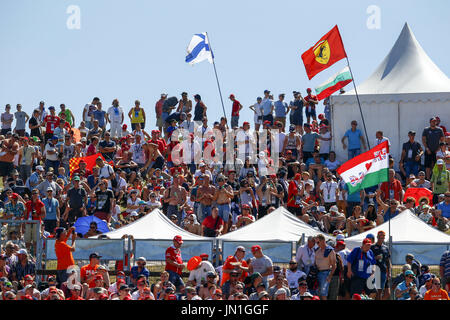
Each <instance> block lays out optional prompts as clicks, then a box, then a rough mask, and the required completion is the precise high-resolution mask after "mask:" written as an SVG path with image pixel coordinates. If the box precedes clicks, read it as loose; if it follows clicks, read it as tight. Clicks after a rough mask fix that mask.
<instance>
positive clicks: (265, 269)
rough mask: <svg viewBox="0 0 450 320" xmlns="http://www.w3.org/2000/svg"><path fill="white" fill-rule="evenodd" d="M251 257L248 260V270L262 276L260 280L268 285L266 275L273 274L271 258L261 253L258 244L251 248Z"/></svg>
mask: <svg viewBox="0 0 450 320" xmlns="http://www.w3.org/2000/svg"><path fill="white" fill-rule="evenodd" d="M251 251H252V254H253V258H251V260H250V264H249V270H248V272H249V273H250V274H254V273H259V274H260V275H261V277H262V282H263V283H264V284H265V285H266V288H267V287H268V276H270V275H272V274H273V263H272V260H271V259H270V258H269V257H268V256H266V255H264V254H263V252H262V248H261V246H259V245H254V246H252V248H251Z"/></svg>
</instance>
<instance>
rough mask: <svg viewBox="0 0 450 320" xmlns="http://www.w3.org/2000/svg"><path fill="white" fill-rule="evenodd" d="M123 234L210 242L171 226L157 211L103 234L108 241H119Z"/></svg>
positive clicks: (136, 237)
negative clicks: (179, 237) (178, 236)
mask: <svg viewBox="0 0 450 320" xmlns="http://www.w3.org/2000/svg"><path fill="white" fill-rule="evenodd" d="M125 234H127V235H132V236H133V237H134V238H135V239H155V240H172V239H173V237H174V236H176V235H180V236H181V237H182V238H183V240H208V241H211V238H208V237H201V236H198V235H196V234H193V233H190V232H188V231H186V230H184V229H182V228H180V227H178V226H177V225H175V224H173V223H172V222H171V221H170V220H169V219H168V218H167V217H166V216H165V215H164V213H162V212H161V210H158V209H155V210H153V211H152V212H150V213H149V214H147V215H145V216H144V217H142V218H141V219H139V220H136V221H135V222H133V223H130V224H128V225H126V226H124V227H122V228H119V229H117V230H114V231H111V232H108V233H105V235H107V236H108V238H110V239H120V238H122V236H123V235H125Z"/></svg>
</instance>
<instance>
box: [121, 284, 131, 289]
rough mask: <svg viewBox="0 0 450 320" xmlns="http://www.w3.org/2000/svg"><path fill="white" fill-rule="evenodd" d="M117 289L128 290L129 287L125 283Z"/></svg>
mask: <svg viewBox="0 0 450 320" xmlns="http://www.w3.org/2000/svg"><path fill="white" fill-rule="evenodd" d="M119 290H130V287H129V286H128V285H127V284H122V285H121V286H120V288H119Z"/></svg>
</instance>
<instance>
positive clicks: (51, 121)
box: [42, 106, 61, 143]
mask: <svg viewBox="0 0 450 320" xmlns="http://www.w3.org/2000/svg"><path fill="white" fill-rule="evenodd" d="M48 110H49V111H50V114H49V115H47V116H45V118H44V121H43V123H42V126H43V127H45V135H44V138H45V141H44V143H47V142H48V140H50V139H51V138H52V137H53V132H54V131H55V129H56V128H57V127H58V126H59V122H60V121H61V119H60V118H59V117H58V116H57V115H56V113H55V107H54V106H50V107H48Z"/></svg>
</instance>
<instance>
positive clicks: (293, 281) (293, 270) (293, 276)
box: [286, 259, 306, 293]
mask: <svg viewBox="0 0 450 320" xmlns="http://www.w3.org/2000/svg"><path fill="white" fill-rule="evenodd" d="M302 278H304V279H306V273H304V272H303V271H301V270H300V269H299V268H298V264H297V261H295V260H294V259H292V260H291V261H290V262H289V269H287V270H286V280H287V281H288V284H289V290H291V293H292V292H293V291H297V286H298V281H299V279H302Z"/></svg>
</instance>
